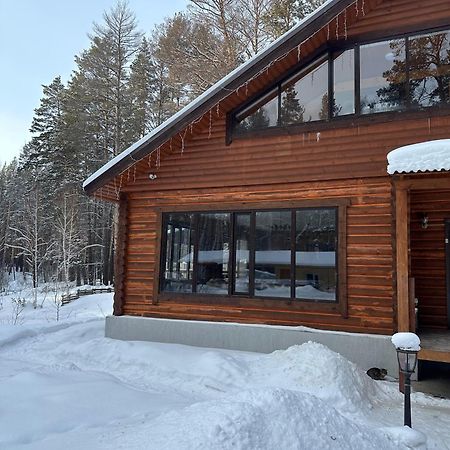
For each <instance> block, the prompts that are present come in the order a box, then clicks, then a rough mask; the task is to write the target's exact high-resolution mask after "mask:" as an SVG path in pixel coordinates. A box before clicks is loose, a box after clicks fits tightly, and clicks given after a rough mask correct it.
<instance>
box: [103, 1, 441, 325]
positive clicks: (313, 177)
mask: <svg viewBox="0 0 450 450" xmlns="http://www.w3.org/2000/svg"><path fill="white" fill-rule="evenodd" d="M361 4H362V3H361V2H359V5H360V6H359V7H361ZM366 4H367V6H368V9H371V11H370V12H369V13H368V14H367V15H365V16H364V17H360V16H358V17H360V18H359V19H358V20H357V21H356V23H354V24H352V25H351V26H350V27H349V29H348V36H349V37H358V36H367V35H370V33H372V32H376V33H378V32H380V30H381V32H383V31H385V30H389V31H391V30H392V29H395V28H396V27H397V28H398V29H400V28H401V27H402V26H404V27H406V28H409V29H411V27H414V26H420V22H421V23H422V24H423V23H424V22H423V20H427V21H429V22H430V23H431V22H433V21H434V22H433V23H440V22H442V21H445V20H446V21H447V23H450V8H448V0H430V1H428V2H423V1H422V0H410V1H406V0H384V1H382V2H380V0H376V1H375V0H367V3H366ZM369 7H370V8H369ZM431 10H432V11H437V13H436V14H437V16H438V17H435V16H436V14H434V13H431V12H430V11H431ZM412 11H414V14H412V13H411V14H410V12H412ZM360 12H361V10H359V13H360ZM433 14H434V15H433ZM424 18H425V19H424ZM352 20H353V19H352ZM349 23H350V22H349ZM427 23H428V22H427ZM323 36H326V30H325V31H324V32H323V33H322V34H321V35H319V34H318V35H317V37H316V39H317V40H318V42H320V41H321V39H322V40H323ZM313 50H314V49H310V50H309V51H310V52H312V51H313ZM292 64H294V61H293V62H292ZM286 69H288V67H287V66H286ZM267 80H270V77H269V76H267ZM258 82H261V80H260V79H258ZM261 86H262V85H261ZM252 89H253V88H252V86H251V85H250V86H249V90H250V91H252ZM236 98H237V96H236ZM235 100H236V99H235ZM244 100H245V99H244ZM230 105H231V106H233V105H232V103H231V100H230ZM231 106H230V107H231ZM234 106H235V105H234ZM205 117H206V119H205V120H202V121H201V122H200V125H201V126H202V127H203V128H201V129H199V128H195V126H194V130H195V132H194V133H193V134H192V135H191V134H190V133H187V138H186V141H185V142H184V141H183V145H182V146H181V145H178V144H180V143H181V141H180V142H178V143H177V141H174V146H173V149H172V142H171V143H170V149H171V150H170V151H168V148H169V146H168V145H166V146H165V147H164V153H163V154H162V157H161V158H160V160H159V163H158V164H155V158H154V159H153V160H149V161H146V160H142V161H141V162H140V163H137V164H136V165H135V167H136V169H137V170H136V171H133V175H132V176H131V180H130V181H128V179H129V178H130V177H129V176H127V179H126V180H125V179H124V185H123V188H122V190H123V192H125V193H126V195H127V211H126V217H127V221H126V223H127V227H126V249H124V252H125V258H126V268H125V271H124V275H123V281H122V283H121V285H122V287H123V291H121V292H122V294H121V296H122V297H121V298H119V297H118V298H117V300H118V302H119V301H122V302H123V306H122V309H121V311H120V313H123V314H133V315H143V316H152V317H166V318H181V319H202V320H220V321H237V322H247V323H271V324H282V325H306V326H312V327H316V328H324V329H331V330H343V331H355V332H368V333H380V334H390V333H392V332H393V331H394V330H395V328H396V317H395V306H394V305H395V304H396V298H395V295H396V294H395V292H396V285H395V277H394V276H393V267H394V264H395V255H394V252H395V243H394V237H393V236H394V232H393V230H395V224H394V223H393V218H392V217H393V204H392V192H391V180H390V178H389V177H388V176H387V174H386V155H387V153H388V152H389V151H391V150H392V149H394V148H397V147H399V146H402V145H407V144H410V143H415V142H419V141H425V140H431V139H439V138H447V137H448V130H449V128H450V115H445V113H441V114H439V115H435V114H434V113H433V111H431V110H430V111H423V112H421V113H420V114H416V115H407V114H405V115H402V116H401V117H400V118H401V119H403V120H398V119H397V120H392V117H391V118H389V117H387V118H385V119H384V120H383V119H380V118H379V117H376V116H373V118H371V117H367V118H365V119H364V120H360V121H358V119H355V120H350V119H348V120H342V121H341V122H340V123H339V124H338V123H332V124H330V127H329V128H326V127H325V128H324V127H322V128H320V130H319V129H318V130H317V131H316V130H314V131H301V129H300V128H298V129H294V128H291V129H290V130H285V132H284V133H278V134H273V135H268V134H266V135H264V136H261V137H258V136H255V137H253V138H251V139H249V138H246V139H244V138H236V139H234V140H233V142H232V143H231V145H229V146H227V145H225V134H226V122H225V118H224V114H223V110H221V114H220V116H219V117H217V116H215V115H214V116H213V117H214V120H212V121H211V120H208V115H207V116H205ZM200 125H197V127H199V126H200ZM191 130H192V128H191ZM175 139H177V137H175ZM178 140H179V139H178ZM175 144H177V145H175ZM181 147H182V148H181ZM150 173H152V174H156V175H157V177H156V179H154V180H150V179H149V174H150ZM125 181H126V182H125ZM117 185H120V186H122V180H120V181H118V180H116V186H117ZM111 186H112V187H111V190H112V192H113V193H114V192H115V191H116V190H115V189H114V185H111ZM419 197H420V196H419ZM419 197H417V198H419ZM304 199H312V200H314V199H317V200H323V199H347V200H348V201H349V206H348V208H347V230H346V232H347V256H346V258H347V260H346V265H347V298H346V300H347V315H348V318H344V317H343V315H342V314H341V313H340V312H339V311H327V310H323V309H320V308H317V309H314V307H313V308H309V309H305V310H298V309H293V308H291V307H289V305H287V304H286V302H284V301H283V300H280V302H279V307H277V308H273V307H272V306H270V307H269V306H267V305H265V303H264V301H260V300H252V301H250V300H247V301H246V302H244V301H241V300H236V299H234V300H233V299H232V298H227V297H224V298H223V299H219V300H217V301H214V302H210V303H207V302H206V301H202V300H201V299H200V296H196V297H189V296H185V297H183V298H180V297H176V296H175V295H174V296H173V297H171V296H170V295H169V296H167V295H165V296H164V298H161V297H160V296H158V292H157V282H156V281H155V280H156V279H157V276H158V272H157V270H158V265H159V241H158V239H159V236H160V233H161V224H160V218H161V208H164V209H169V210H170V208H171V207H173V208H180V206H181V207H185V209H186V210H187V211H189V210H195V209H197V208H198V207H199V206H205V205H208V206H209V207H210V208H211V210H214V209H220V208H221V207H222V206H223V205H228V206H230V207H232V206H233V205H242V204H243V203H245V204H248V205H249V208H250V207H253V208H255V209H256V208H258V203H261V202H267V201H270V202H274V201H276V202H278V203H279V205H280V206H281V207H282V206H283V203H284V202H286V201H295V200H304ZM418 205H420V206H422V205H421V204H420V202H419V203H418ZM413 244H414V245H416V244H417V245H418V246H419V241H417V242H416V241H415V242H413ZM417 248H419V247H417ZM413 251H416V250H413ZM417 251H418V250H417ZM414 270H415V271H416V272H417V268H416V269H413V271H414ZM433 270H435V271H436V273H437V272H439V274H438V275H439V276H440V275H441V272H442V269H441V268H440V269H438V268H437V267H436V268H434V269H433ZM416 272H414V273H416ZM417 274H418V276H419V272H417ZM443 280H444V278H443ZM416 287H417V295H418V296H421V295H422V294H423V293H422V292H421V291H420V288H419V283H418V282H417V283H416ZM422 296H423V295H422ZM439 296H441V294H439V295H437V296H436V297H435V300H433V301H431V300H430V302H429V305H430V306H429V307H427V308H428V309H426V308H424V309H423V313H422V316H423V317H422V318H421V319H420V320H422V321H424V323H426V322H425V321H426V320H428V319H426V318H427V317H428V318H429V322H430V323H431V322H432V321H433V320H434V319H435V318H436V317H438V316H439V315H440V314H441V312H442V304H441V303H442V302H441V297H439ZM438 297H439V299H440V300H439V301H438V300H437V299H438ZM433 302H434V303H433ZM439 302H441V303H439ZM120 304H122V303H120ZM433 323H434V322H433ZM438 323H440V324H441V323H443V322H439V321H438Z"/></svg>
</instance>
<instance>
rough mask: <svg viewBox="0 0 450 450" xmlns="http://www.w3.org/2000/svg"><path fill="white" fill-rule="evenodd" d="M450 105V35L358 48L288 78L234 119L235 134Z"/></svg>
mask: <svg viewBox="0 0 450 450" xmlns="http://www.w3.org/2000/svg"><path fill="white" fill-rule="evenodd" d="M444 105H447V106H450V31H447V30H445V31H440V32H434V33H426V34H425V33H423V34H416V35H409V36H405V37H403V38H396V39H391V40H383V41H378V42H370V43H361V44H359V43H357V44H353V45H350V46H346V47H344V48H342V49H336V50H334V51H329V52H327V53H325V54H323V55H321V56H320V57H319V58H318V59H317V60H314V61H312V62H309V63H308V64H307V65H306V66H304V67H302V68H301V69H300V70H298V71H296V72H295V73H294V74H289V75H288V76H287V77H286V78H285V79H284V80H281V81H280V82H278V83H277V85H276V86H272V87H271V88H270V89H269V92H268V93H265V94H264V95H262V96H260V97H258V98H257V99H256V100H253V101H252V102H251V103H250V104H249V105H246V106H245V107H244V108H243V109H241V110H240V111H238V112H236V113H235V114H233V115H232V120H233V124H232V125H233V130H234V133H235V134H236V135H243V134H244V135H245V134H246V133H249V132H250V133H251V132H254V131H258V130H261V129H265V128H269V127H272V128H273V127H277V126H278V127H284V126H290V125H299V124H303V123H306V122H313V121H328V120H334V119H336V118H339V117H341V116H354V115H367V114H374V113H383V112H390V111H406V110H418V109H422V108H428V107H433V106H444Z"/></svg>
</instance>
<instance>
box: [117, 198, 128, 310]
mask: <svg viewBox="0 0 450 450" xmlns="http://www.w3.org/2000/svg"><path fill="white" fill-rule="evenodd" d="M127 218H128V199H127V196H126V194H124V193H121V194H120V199H119V220H118V230H117V241H116V253H115V261H114V262H115V264H114V271H115V273H114V315H115V316H121V315H122V314H123V305H124V303H125V282H124V277H125V258H126V245H127V228H128V227H127Z"/></svg>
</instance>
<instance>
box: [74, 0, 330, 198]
mask: <svg viewBox="0 0 450 450" xmlns="http://www.w3.org/2000/svg"><path fill="white" fill-rule="evenodd" d="M337 2H338V0H327V1H325V2H324V3H323V4H322V5H321V6H319V7H318V8H317V9H316V10H315V11H313V12H312V13H311V14H309V15H307V16H305V17H304V18H303V19H302V20H301V21H300V22H298V23H297V24H296V25H295V26H294V27H292V28H291V29H290V30H288V31H287V32H286V33H284V34H283V35H282V36H280V37H279V38H278V39H276V40H275V41H273V42H272V43H271V44H269V45H268V46H267V47H265V48H264V49H263V50H261V51H260V52H259V53H257V54H256V55H254V56H253V57H252V58H250V59H249V60H247V61H246V62H244V63H243V64H241V65H240V66H238V67H236V69H234V70H233V71H231V72H230V73H229V74H228V75H226V76H225V77H224V78H222V79H221V80H219V81H218V82H217V83H215V84H214V85H212V86H211V87H210V88H209V89H207V90H206V91H205V92H203V94H201V95H200V96H198V97H197V98H195V99H194V100H193V101H192V102H191V103H189V104H187V105H186V106H185V107H184V108H182V109H181V110H180V111H178V112H177V113H176V114H174V115H173V116H171V117H170V118H169V119H167V120H166V121H165V122H163V123H162V124H161V125H159V126H158V127H157V128H155V129H154V130H152V131H151V132H150V133H148V134H147V135H146V136H144V137H142V138H141V139H140V140H139V141H137V142H135V143H134V144H133V145H131V146H130V147H128V148H127V149H126V150H124V151H123V152H122V153H120V154H118V155H117V156H115V157H114V158H113V159H111V160H110V161H108V162H107V163H106V164H105V165H104V166H102V167H100V169H98V170H97V171H96V172H94V173H93V174H92V175H90V176H89V177H88V178H87V179H86V180H85V181H84V183H83V189H86V187H87V186H88V185H89V184H91V183H92V182H93V181H95V180H96V179H97V178H99V177H100V176H102V175H103V174H105V173H106V172H108V171H109V170H110V169H111V168H112V167H114V166H115V165H117V164H118V163H119V162H121V161H122V160H124V159H125V158H126V157H128V156H130V157H131V161H133V160H134V158H133V156H132V154H133V152H135V151H136V150H137V149H138V148H140V147H142V146H143V145H145V144H149V143H151V141H152V140H154V139H155V138H157V137H158V136H159V135H161V134H162V133H163V132H164V131H166V130H167V129H168V128H170V127H171V126H173V125H174V124H175V123H176V122H177V121H178V120H180V119H182V118H183V117H185V116H186V115H188V114H189V113H190V112H192V111H194V110H195V109H196V108H197V107H199V106H200V105H201V104H202V103H204V102H206V101H207V100H208V99H209V98H211V97H212V96H213V95H215V94H216V93H218V92H220V91H221V90H225V89H226V86H227V84H229V83H231V82H232V81H233V80H234V79H236V78H238V77H239V76H240V75H241V74H243V73H244V72H245V71H246V70H247V69H248V68H250V67H251V66H253V65H255V64H256V63H258V62H259V61H260V60H262V59H264V58H265V57H266V56H267V55H269V54H270V53H271V52H272V51H273V50H274V49H275V48H277V47H278V46H280V45H282V44H283V43H284V42H286V41H288V40H289V39H290V38H291V37H292V36H294V35H295V34H296V33H297V32H298V31H299V30H300V29H301V28H303V27H304V26H306V25H307V24H308V23H310V22H312V21H313V20H315V19H316V18H318V16H320V15H322V14H323V13H325V12H326V11H325V10H328V9H329V8H330V7H331V6H332V5H334V3H337ZM135 161H137V160H135ZM130 165H131V163H130ZM124 170H125V169H124Z"/></svg>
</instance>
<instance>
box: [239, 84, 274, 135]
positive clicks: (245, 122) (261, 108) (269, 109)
mask: <svg viewBox="0 0 450 450" xmlns="http://www.w3.org/2000/svg"><path fill="white" fill-rule="evenodd" d="M236 119H237V121H238V124H237V126H236V131H241V132H245V131H253V130H260V129H262V128H269V127H274V126H276V125H278V89H275V90H273V91H271V92H269V93H268V94H266V95H264V96H263V97H262V98H260V99H258V100H257V101H256V102H254V103H252V104H251V105H250V106H249V107H248V108H246V109H244V110H243V111H242V112H241V113H240V114H239V115H237V116H236Z"/></svg>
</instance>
